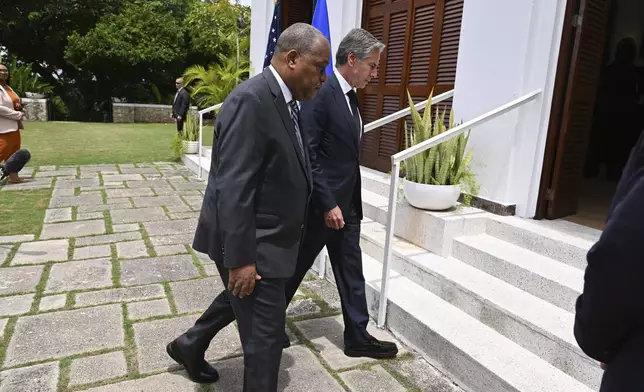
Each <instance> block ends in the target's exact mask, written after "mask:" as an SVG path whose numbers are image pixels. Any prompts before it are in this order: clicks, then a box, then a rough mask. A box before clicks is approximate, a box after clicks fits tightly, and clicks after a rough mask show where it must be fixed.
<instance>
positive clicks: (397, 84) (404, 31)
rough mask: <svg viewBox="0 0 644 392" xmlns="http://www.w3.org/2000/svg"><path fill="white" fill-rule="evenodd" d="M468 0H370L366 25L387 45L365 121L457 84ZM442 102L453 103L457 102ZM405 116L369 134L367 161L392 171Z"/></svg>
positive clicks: (364, 103) (364, 95) (364, 104)
mask: <svg viewBox="0 0 644 392" xmlns="http://www.w3.org/2000/svg"><path fill="white" fill-rule="evenodd" d="M463 2H464V1H463V0H365V2H364V4H365V6H364V13H363V28H365V29H367V30H369V31H370V32H371V33H372V34H373V35H374V36H375V37H376V38H378V39H379V40H381V41H382V42H384V43H385V44H386V45H387V48H386V49H385V52H384V53H383V55H382V58H381V60H380V69H379V75H378V77H377V78H376V79H374V80H372V81H371V83H369V85H368V86H367V87H366V88H365V89H364V90H362V91H361V93H360V99H361V109H362V115H363V117H364V119H365V122H371V121H374V120H376V119H378V118H381V117H384V116H386V115H388V114H391V113H393V112H396V111H398V110H400V109H403V108H405V107H407V105H408V102H407V90H409V92H410V94H411V96H412V99H414V102H418V101H422V100H425V99H427V96H428V95H429V93H430V91H431V90H432V88H433V89H434V93H435V94H440V93H442V92H445V91H448V90H451V89H453V88H454V80H455V79H456V60H457V57H458V45H459V39H460V32H461V21H462V15H463ZM441 107H446V108H447V110H448V111H449V109H450V108H451V102H445V103H443V104H442V105H441ZM402 130H403V126H402V120H401V121H397V122H393V123H390V124H387V125H385V126H383V127H381V128H380V129H378V130H375V131H373V132H370V133H368V134H366V135H365V139H364V144H363V153H362V162H361V163H362V164H363V165H365V166H368V167H371V168H374V169H376V170H380V171H385V172H386V171H389V170H390V167H391V158H390V157H391V155H393V154H395V153H396V152H398V151H400V150H401V149H402V147H403V143H404V135H403V132H402Z"/></svg>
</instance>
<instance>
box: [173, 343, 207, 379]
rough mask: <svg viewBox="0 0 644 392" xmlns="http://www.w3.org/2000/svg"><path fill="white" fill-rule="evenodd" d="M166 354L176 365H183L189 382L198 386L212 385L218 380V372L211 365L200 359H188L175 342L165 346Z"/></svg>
mask: <svg viewBox="0 0 644 392" xmlns="http://www.w3.org/2000/svg"><path fill="white" fill-rule="evenodd" d="M165 349H166V352H167V353H168V355H169V356H170V358H172V359H173V360H174V361H175V362H176V363H178V364H179V365H183V367H184V368H185V369H186V373H188V377H190V380H192V381H194V382H196V383H198V384H212V383H214V382H216V381H217V380H219V372H217V369H215V368H214V367H212V365H211V364H209V363H208V362H206V360H204V359H203V358H202V359H189V358H188V357H187V356H185V355H184V354H183V353H182V352H181V349H180V348H179V345H178V344H177V342H176V341H172V342H170V343H169V344H168V345H167V346H166V348H165Z"/></svg>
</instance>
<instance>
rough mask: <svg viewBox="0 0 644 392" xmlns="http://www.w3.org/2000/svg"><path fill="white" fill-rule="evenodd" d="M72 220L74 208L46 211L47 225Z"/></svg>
mask: <svg viewBox="0 0 644 392" xmlns="http://www.w3.org/2000/svg"><path fill="white" fill-rule="evenodd" d="M70 220H72V208H71V207H64V208H50V209H48V210H47V211H45V223H57V222H66V221H70Z"/></svg>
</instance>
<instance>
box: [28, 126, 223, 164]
mask: <svg viewBox="0 0 644 392" xmlns="http://www.w3.org/2000/svg"><path fill="white" fill-rule="evenodd" d="M25 128H26V129H25V131H24V132H22V133H21V135H22V144H23V145H24V146H25V147H26V148H28V149H29V151H30V152H31V156H32V159H31V162H30V165H32V166H42V165H88V164H103V163H104V164H120V163H139V162H168V161H174V160H176V156H175V155H174V153H173V151H172V147H171V145H172V139H173V138H174V136H175V135H176V133H177V130H176V127H175V125H174V124H114V123H78V122H54V121H52V122H28V123H26V127H25ZM212 138H213V127H212V126H211V125H209V126H205V127H204V136H203V141H204V145H207V146H209V145H211V144H212Z"/></svg>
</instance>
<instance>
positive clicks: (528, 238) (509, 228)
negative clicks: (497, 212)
mask: <svg viewBox="0 0 644 392" xmlns="http://www.w3.org/2000/svg"><path fill="white" fill-rule="evenodd" d="M572 225H574V224H570V225H566V226H563V223H561V222H557V223H551V222H548V221H546V222H539V221H534V220H529V219H521V218H517V217H513V216H508V217H502V216H494V217H493V219H490V221H489V222H488V225H487V233H488V234H489V235H491V236H494V237H496V238H499V239H501V240H503V241H506V242H509V243H512V244H514V245H517V246H520V247H522V248H525V249H528V250H530V251H532V252H536V253H539V254H541V255H543V256H546V257H549V258H551V259H554V260H557V261H561V262H562V263H566V264H568V265H571V266H573V267H576V268H580V269H585V268H586V254H587V253H588V250H589V249H590V248H591V247H592V246H593V244H594V243H595V242H596V241H597V239H598V238H599V231H597V230H594V229H586V228H583V229H581V227H582V226H579V225H575V226H574V227H575V228H576V229H575V228H573V226H572ZM577 226H578V227H577Z"/></svg>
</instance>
